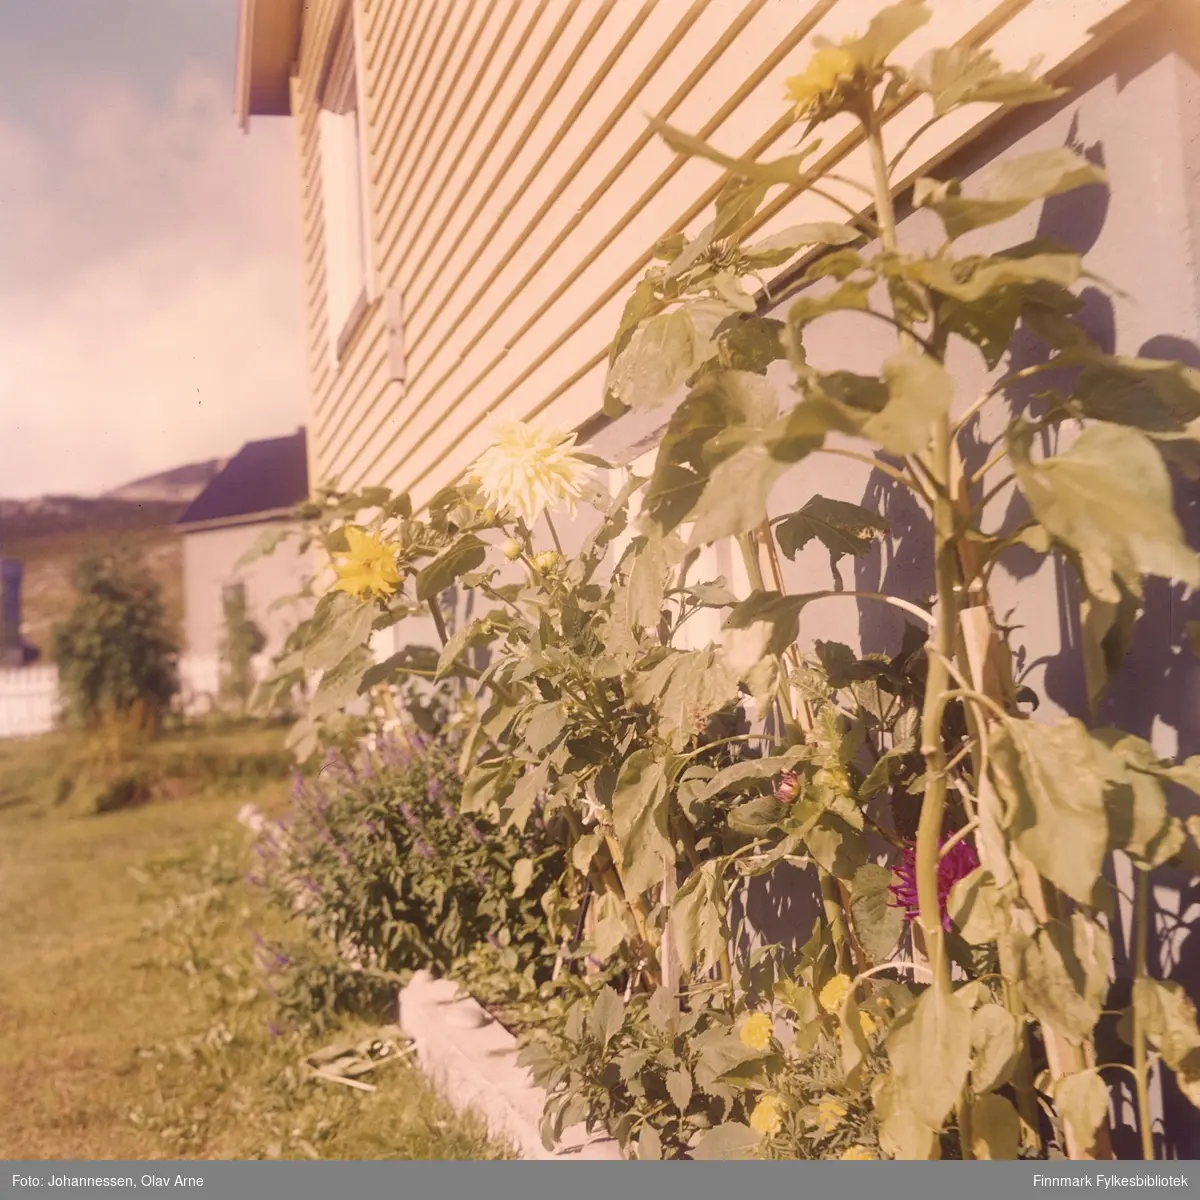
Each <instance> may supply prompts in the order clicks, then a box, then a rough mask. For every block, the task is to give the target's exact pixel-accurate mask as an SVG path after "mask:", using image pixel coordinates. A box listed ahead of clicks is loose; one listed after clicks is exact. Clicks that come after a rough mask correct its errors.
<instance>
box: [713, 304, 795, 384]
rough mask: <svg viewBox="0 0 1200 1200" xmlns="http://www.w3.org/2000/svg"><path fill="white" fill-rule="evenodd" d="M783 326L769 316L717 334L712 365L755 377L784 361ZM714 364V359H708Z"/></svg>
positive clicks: (745, 321) (736, 323)
mask: <svg viewBox="0 0 1200 1200" xmlns="http://www.w3.org/2000/svg"><path fill="white" fill-rule="evenodd" d="M783 329H784V324H783V322H782V321H776V320H774V319H772V318H770V317H746V318H744V319H742V320H739V321H736V322H735V323H734V324H733V325H732V327H730V328H724V327H722V328H721V329H720V330H718V332H717V357H716V360H715V362H717V363H719V365H720V366H721V367H722V368H723V369H727V370H730V371H753V372H754V373H755V374H757V375H763V374H765V373H766V370H767V368H768V367H769V366H770V365H771V364H772V363H773V362H777V361H778V360H779V359H781V358H786V357H787V355H786V352H785V351H784V348H783V341H782V340H781V338H780V334H781V333H782V332H783ZM708 362H709V363H713V362H714V360H713V359H709V360H708Z"/></svg>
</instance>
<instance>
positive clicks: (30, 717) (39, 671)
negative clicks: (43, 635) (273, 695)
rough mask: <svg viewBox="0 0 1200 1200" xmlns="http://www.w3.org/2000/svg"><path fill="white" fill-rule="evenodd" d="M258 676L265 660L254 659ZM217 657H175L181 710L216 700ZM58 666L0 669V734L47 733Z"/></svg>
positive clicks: (53, 715) (193, 710) (199, 710)
mask: <svg viewBox="0 0 1200 1200" xmlns="http://www.w3.org/2000/svg"><path fill="white" fill-rule="evenodd" d="M253 665H254V670H255V674H256V676H257V677H258V678H262V676H263V674H264V673H265V671H266V669H267V667H268V665H269V664H268V662H267V660H266V659H265V658H259V659H256V660H255V661H254V664H253ZM220 676H221V663H220V659H218V658H216V657H215V656H214V657H209V656H202V655H184V656H183V657H182V658H181V659H180V660H179V682H180V692H181V695H180V699H181V700H182V702H183V708H184V711H185V712H187V713H188V714H190V715H201V714H203V713H204V712H206V711H208V710H209V709H211V708H212V707H213V706H214V705H215V704H216V699H217V691H218V687H219V684H220ZM59 707H60V705H59V695H58V670H57V668H55V667H51V666H32V667H16V668H11V669H5V670H0V738H12V737H36V736H37V735H38V734H41V733H49V732H50V731H51V730H52V729H53V728H54V726H55V723H56V722H57V719H58V713H59Z"/></svg>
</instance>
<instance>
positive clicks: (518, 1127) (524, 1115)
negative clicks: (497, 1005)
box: [399, 971, 623, 1161]
mask: <svg viewBox="0 0 1200 1200" xmlns="http://www.w3.org/2000/svg"><path fill="white" fill-rule="evenodd" d="M399 1022H400V1027H401V1028H402V1029H403V1030H404V1032H405V1033H406V1034H407V1035H408V1036H409V1037H410V1038H412V1039H413V1042H414V1044H415V1046H416V1056H417V1062H418V1063H419V1064H420V1066H421V1068H422V1070H423V1071H424V1072H425V1074H426V1075H428V1076H429V1078H430V1079H431V1080H432V1082H433V1084H434V1086H435V1087H437V1088H438V1090H439V1091H440V1092H441V1093H442V1095H443V1096H445V1097H446V1099H447V1100H448V1101H449V1102H450V1103H451V1104H452V1105H454V1107H455V1108H456V1109H459V1110H460V1111H462V1110H465V1109H474V1110H475V1111H476V1112H477V1113H479V1114H480V1116H481V1117H482V1118H483V1119H484V1121H485V1122H486V1123H487V1128H488V1133H489V1134H490V1135H491V1136H492V1137H495V1138H498V1139H501V1140H506V1141H508V1142H510V1143H511V1144H512V1146H513V1148H514V1149H515V1150H516V1152H517V1153H518V1154H519V1155H520V1157H521V1158H523V1159H566V1160H571V1159H603V1160H609V1161H620V1160H621V1159H622V1158H623V1155H622V1154H621V1149H620V1147H619V1146H618V1144H617V1142H616V1140H615V1139H613V1138H611V1137H609V1136H608V1135H607V1134H602V1133H599V1132H597V1133H592V1134H589V1133H588V1132H587V1131H586V1130H585V1129H584V1128H583V1126H581V1125H578V1126H575V1127H574V1128H572V1129H568V1130H567V1131H566V1132H565V1133H564V1134H563V1139H562V1141H561V1142H560V1144H559V1145H558V1146H557V1147H555V1149H554V1150H552V1151H551V1150H547V1149H546V1148H545V1147H544V1146H543V1145H542V1139H541V1135H540V1134H539V1133H538V1125H539V1123H540V1121H541V1118H542V1107H543V1105H544V1103H545V1099H546V1094H545V1092H543V1091H542V1089H541V1088H539V1087H538V1086H537V1085H536V1084H535V1083H534V1082H533V1078H532V1076H531V1075H530V1073H529V1070H528V1068H527V1067H520V1066H518V1065H517V1043H516V1039H515V1038H514V1037H513V1035H512V1034H511V1033H509V1032H508V1030H507V1029H505V1028H504V1027H503V1026H502V1025H501V1024H500V1022H499V1021H497V1020H496V1019H495V1018H494V1017H493V1016H491V1014H489V1013H488V1012H487V1011H486V1010H484V1009H483V1008H482V1007H481V1006H480V1005H479V1004H478V1003H477V1002H476V1001H475V1000H473V999H472V998H471V997H470V996H464V995H463V994H461V993H460V992H459V989H458V985H457V984H456V983H452V982H451V981H450V980H446V979H434V978H433V976H432V975H430V974H429V972H428V971H418V972H417V973H416V975H414V976H413V978H412V982H411V983H409V984H408V986H407V987H405V988H402V989H401V991H400V996H399Z"/></svg>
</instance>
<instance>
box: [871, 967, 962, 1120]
mask: <svg viewBox="0 0 1200 1200" xmlns="http://www.w3.org/2000/svg"><path fill="white" fill-rule="evenodd" d="M887 1052H888V1057H889V1058H890V1059H891V1061H892V1068H893V1070H894V1072H895V1075H896V1078H897V1080H898V1081H899V1084H900V1087H901V1091H902V1094H903V1097H904V1100H905V1102H906V1103H907V1104H908V1105H909V1106H910V1107H911V1109H912V1113H913V1115H914V1116H915V1117H916V1118H917V1119H918V1120H919V1121H920V1122H921V1124H923V1125H925V1126H926V1127H927V1128H929V1129H935V1130H937V1129H941V1127H942V1123H943V1122H944V1121H945V1120H946V1118H947V1117H948V1116H949V1115H950V1112H951V1110H952V1109H953V1108H954V1105H955V1104H956V1103H957V1101H958V1097H959V1095H960V1094H961V1093H962V1090H963V1086H964V1085H965V1084H966V1082H967V1073H968V1071H969V1070H970V1066H971V1010H970V1008H969V1007H968V1006H967V1005H966V1004H965V1003H964V1002H963V1001H962V1000H961V999H960V998H959V997H958V996H957V995H956V994H954V993H951V994H949V995H946V994H943V993H942V992H941V990H940V989H938V988H930V989H929V990H928V991H926V992H923V993H922V995H921V997H920V998H919V999H918V1000H917V1002H916V1003H915V1004H913V1005H911V1006H910V1007H909V1008H907V1009H905V1010H904V1012H903V1013H901V1014H900V1016H898V1017H897V1018H896V1020H895V1022H894V1023H893V1025H892V1028H891V1031H890V1032H889V1034H888V1038H887Z"/></svg>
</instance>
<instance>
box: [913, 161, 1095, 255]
mask: <svg viewBox="0 0 1200 1200" xmlns="http://www.w3.org/2000/svg"><path fill="white" fill-rule="evenodd" d="M1103 182H1104V172H1103V171H1101V170H1100V168H1099V167H1095V166H1093V165H1092V164H1091V163H1090V162H1088V161H1087V159H1085V158H1083V157H1081V156H1080V155H1078V154H1076V153H1075V152H1074V151H1073V150H1069V149H1067V148H1066V147H1065V146H1057V147H1054V148H1052V149H1049V150H1037V151H1035V152H1034V153H1032V154H1025V155H1022V156H1020V157H1019V158H1005V159H1000V160H999V161H998V162H995V163H993V164H992V165H991V166H990V167H989V168H988V169H987V171H986V172H985V173H984V179H983V188H982V191H983V196H982V197H979V198H975V197H968V196H963V195H960V194H959V193H958V191H957V188H948V187H947V186H946V185H944V184H939V183H936V182H934V181H933V180H929V179H918V180H917V183H916V186H915V188H914V191H913V201H914V203H915V204H916V205H917V206H918V207H922V206H923V207H928V208H932V209H934V210H935V211H936V212H937V214H938V216H940V217H941V219H942V224H943V225H945V227H946V236H947V237H948V238H950V240H951V241H954V240H955V239H956V238H960V237H962V236H963V234H965V233H969V232H970V231H971V230H973V229H979V228H981V227H983V226H985V225H991V224H993V223H995V222H996V221H1003V220H1006V219H1007V218H1009V217H1012V216H1015V215H1016V214H1017V213H1019V212H1020V211H1021V210H1022V209H1023V208H1025V207H1026V206H1027V205H1030V204H1032V203H1033V202H1034V201H1035V200H1044V199H1046V198H1048V197H1050V196H1058V195H1060V194H1062V193H1063V192H1069V191H1072V190H1074V189H1075V188H1078V187H1083V186H1084V185H1085V184H1089V183H1103Z"/></svg>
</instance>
